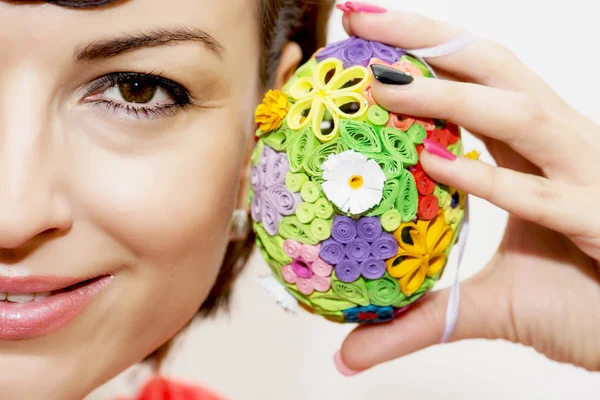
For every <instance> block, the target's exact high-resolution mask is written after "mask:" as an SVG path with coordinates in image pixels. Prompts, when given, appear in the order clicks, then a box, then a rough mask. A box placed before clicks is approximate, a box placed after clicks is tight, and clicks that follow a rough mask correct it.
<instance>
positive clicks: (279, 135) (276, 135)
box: [263, 123, 294, 151]
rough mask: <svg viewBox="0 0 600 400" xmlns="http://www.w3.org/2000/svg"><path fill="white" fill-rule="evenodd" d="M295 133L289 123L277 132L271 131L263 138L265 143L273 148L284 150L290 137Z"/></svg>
mask: <svg viewBox="0 0 600 400" xmlns="http://www.w3.org/2000/svg"><path fill="white" fill-rule="evenodd" d="M293 135H294V132H293V131H292V130H290V128H288V126H287V124H285V123H284V125H283V126H282V127H281V128H279V129H278V130H276V131H275V132H272V133H270V134H269V135H268V136H266V137H265V138H264V139H263V140H264V143H265V144H266V145H267V146H269V147H271V148H273V149H274V150H276V151H284V150H285V149H286V148H287V146H288V144H289V142H290V138H291V137H292V136H293Z"/></svg>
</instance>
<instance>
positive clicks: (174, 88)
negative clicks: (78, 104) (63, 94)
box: [85, 72, 193, 119]
mask: <svg viewBox="0 0 600 400" xmlns="http://www.w3.org/2000/svg"><path fill="white" fill-rule="evenodd" d="M134 80H139V81H143V82H146V83H148V84H151V85H152V86H155V87H156V88H157V89H161V90H163V91H164V92H165V93H166V94H167V95H168V96H169V97H170V98H171V99H172V100H173V103H172V104H165V105H157V106H152V107H150V106H145V105H139V106H133V105H131V104H135V103H131V102H128V104H124V103H118V102H115V101H113V100H110V99H106V98H93V97H95V96H101V95H102V94H104V93H106V92H107V91H108V90H109V89H111V88H114V87H118V86H119V85H121V84H124V83H127V82H130V81H134ZM87 92H88V94H87V95H86V98H85V102H86V103H91V104H97V105H98V106H102V107H104V108H105V109H106V110H107V111H109V112H113V113H115V114H118V113H121V112H122V113H125V114H126V115H127V116H129V117H134V118H146V119H157V118H166V117H173V116H175V115H176V114H177V112H178V111H180V110H182V109H185V108H188V107H189V106H191V105H192V104H193V100H192V98H191V96H190V94H189V92H188V90H187V89H186V88H184V87H183V86H182V85H180V84H178V83H176V82H173V81H172V80H170V79H167V78H163V77H162V76H160V75H154V74H146V73H139V72H115V73H111V74H108V75H105V76H103V77H100V78H98V79H96V81H94V82H93V83H92V85H91V86H90V88H89V89H88V90H87ZM138 104H143V103H138Z"/></svg>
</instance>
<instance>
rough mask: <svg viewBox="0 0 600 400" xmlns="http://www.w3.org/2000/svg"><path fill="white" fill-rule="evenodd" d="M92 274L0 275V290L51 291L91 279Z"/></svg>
mask: <svg viewBox="0 0 600 400" xmlns="http://www.w3.org/2000/svg"><path fill="white" fill-rule="evenodd" d="M92 278H94V276H87V277H79V278H63V277H57V276H25V277H8V276H0V292H10V293H39V292H51V291H53V290H59V289H63V288H66V287H67V286H71V285H75V284H76V283H79V282H83V281H85V280H88V279H92Z"/></svg>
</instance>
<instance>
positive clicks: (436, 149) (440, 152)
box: [423, 139, 457, 161]
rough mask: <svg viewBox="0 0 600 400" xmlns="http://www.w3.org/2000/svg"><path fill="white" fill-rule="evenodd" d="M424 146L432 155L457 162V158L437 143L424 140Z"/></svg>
mask: <svg viewBox="0 0 600 400" xmlns="http://www.w3.org/2000/svg"><path fill="white" fill-rule="evenodd" d="M423 146H425V149H426V150H427V151H428V152H430V153H431V154H433V155H435V156H438V157H441V158H444V159H446V160H450V161H454V160H456V158H457V157H456V156H455V155H454V154H453V153H452V152H451V151H450V150H448V149H447V148H445V147H444V146H440V145H439V144H437V143H436V142H434V141H433V140H430V139H423Z"/></svg>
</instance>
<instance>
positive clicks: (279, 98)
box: [255, 90, 290, 133]
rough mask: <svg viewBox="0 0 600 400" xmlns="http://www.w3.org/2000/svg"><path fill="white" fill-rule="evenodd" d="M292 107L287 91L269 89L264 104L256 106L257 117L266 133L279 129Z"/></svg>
mask: <svg viewBox="0 0 600 400" xmlns="http://www.w3.org/2000/svg"><path fill="white" fill-rule="evenodd" d="M289 109H290V102H289V101H288V98H287V96H286V94H285V93H283V92H281V91H279V90H269V91H268V92H267V94H265V98H264V99H263V102H262V104H260V105H259V106H258V107H257V108H256V113H255V119H256V123H257V124H259V127H260V130H261V131H263V132H264V133H267V132H271V131H274V130H277V129H279V128H280V127H281V124H282V123H283V119H284V118H285V116H286V114H287V112H288V110H289Z"/></svg>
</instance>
